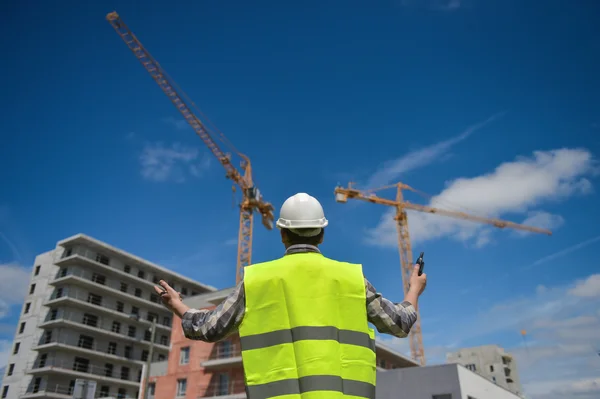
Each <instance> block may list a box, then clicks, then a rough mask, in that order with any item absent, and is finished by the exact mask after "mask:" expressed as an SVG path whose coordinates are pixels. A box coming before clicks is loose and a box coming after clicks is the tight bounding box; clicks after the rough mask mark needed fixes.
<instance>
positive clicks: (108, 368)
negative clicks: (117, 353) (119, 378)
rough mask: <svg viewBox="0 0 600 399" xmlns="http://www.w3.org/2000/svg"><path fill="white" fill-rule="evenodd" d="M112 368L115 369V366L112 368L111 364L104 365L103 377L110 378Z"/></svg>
mask: <svg viewBox="0 0 600 399" xmlns="http://www.w3.org/2000/svg"><path fill="white" fill-rule="evenodd" d="M114 368H115V366H113V365H112V364H110V363H106V364H105V365H104V376H106V377H112V376H113V370H114Z"/></svg>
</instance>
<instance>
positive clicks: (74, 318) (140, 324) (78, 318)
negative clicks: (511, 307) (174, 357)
mask: <svg viewBox="0 0 600 399" xmlns="http://www.w3.org/2000/svg"><path fill="white" fill-rule="evenodd" d="M89 316H95V315H89ZM89 316H87V315H85V314H80V313H72V312H68V311H64V310H59V311H57V312H56V315H54V314H53V313H52V311H50V312H48V316H46V319H45V320H44V322H43V323H42V324H41V325H40V327H42V328H43V327H45V326H44V325H45V324H46V323H51V322H58V321H70V322H74V323H78V324H79V325H81V326H82V327H83V328H84V329H90V330H92V331H94V332H98V333H101V334H104V335H105V336H107V337H112V338H124V339H127V340H129V341H132V342H141V343H144V344H145V345H150V338H149V336H148V335H149V334H144V337H143V339H140V337H139V331H146V330H147V329H148V326H149V325H150V324H149V322H147V321H134V320H130V321H129V325H135V324H137V325H136V331H135V334H136V335H135V336H133V337H132V336H130V335H129V334H128V332H129V330H128V329H126V328H125V326H124V325H120V327H119V332H117V331H113V330H112V327H111V328H110V329H109V328H107V327H105V326H104V325H103V320H102V317H100V316H98V317H97V319H94V318H90V317H89ZM128 318H129V317H128ZM129 319H130V318H129ZM94 321H95V323H94ZM90 333H91V332H90ZM107 339H110V338H107ZM154 344H155V345H156V346H158V348H161V347H162V348H163V349H166V348H167V347H168V343H167V344H163V343H161V342H160V340H159V337H156V338H155V342H154ZM39 345H44V343H43V342H40V344H39Z"/></svg>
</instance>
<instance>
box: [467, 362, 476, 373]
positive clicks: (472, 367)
mask: <svg viewBox="0 0 600 399" xmlns="http://www.w3.org/2000/svg"><path fill="white" fill-rule="evenodd" d="M465 367H466V368H468V369H469V370H471V371H477V367H475V365H474V364H472V363H471V364H467V365H465Z"/></svg>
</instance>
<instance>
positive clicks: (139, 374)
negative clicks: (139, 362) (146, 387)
mask: <svg viewBox="0 0 600 399" xmlns="http://www.w3.org/2000/svg"><path fill="white" fill-rule="evenodd" d="M137 380H138V382H141V381H142V370H139V371H138V375H137Z"/></svg>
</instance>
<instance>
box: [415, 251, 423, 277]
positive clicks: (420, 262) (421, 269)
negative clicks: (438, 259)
mask: <svg viewBox="0 0 600 399" xmlns="http://www.w3.org/2000/svg"><path fill="white" fill-rule="evenodd" d="M424 255H425V252H421V255H419V259H417V262H416V263H417V265H419V276H420V275H421V274H423V268H424V267H425V261H424V260H423V256H424Z"/></svg>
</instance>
